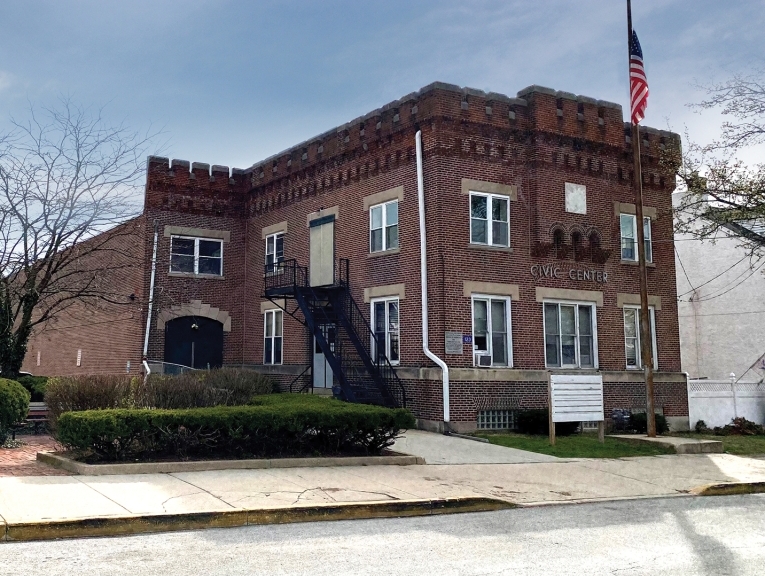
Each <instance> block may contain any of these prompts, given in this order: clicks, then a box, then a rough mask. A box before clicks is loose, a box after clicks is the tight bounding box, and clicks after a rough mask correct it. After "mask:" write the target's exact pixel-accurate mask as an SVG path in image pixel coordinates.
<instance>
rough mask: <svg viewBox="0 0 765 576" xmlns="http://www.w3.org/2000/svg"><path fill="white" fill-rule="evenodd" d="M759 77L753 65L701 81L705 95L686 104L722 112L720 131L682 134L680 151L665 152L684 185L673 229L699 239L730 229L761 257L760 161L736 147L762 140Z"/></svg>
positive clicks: (764, 249) (763, 191) (764, 122)
mask: <svg viewBox="0 0 765 576" xmlns="http://www.w3.org/2000/svg"><path fill="white" fill-rule="evenodd" d="M764 77H765V72H762V71H759V72H755V73H753V74H751V75H736V76H733V78H731V79H730V80H728V81H726V82H723V83H720V84H715V85H712V86H708V87H706V88H705V90H706V92H707V99H706V100H704V101H702V102H700V103H698V104H695V105H692V106H691V107H692V108H694V109H696V110H699V111H702V112H703V111H704V110H713V109H714V110H719V111H720V112H721V113H722V114H723V115H724V116H726V121H725V122H724V123H723V125H722V130H721V133H720V136H719V137H718V138H717V139H716V140H714V141H713V142H711V143H709V144H706V145H701V144H697V143H694V142H692V141H691V140H690V138H689V137H688V135H687V134H686V144H685V150H684V151H683V152H682V156H681V157H680V156H678V157H674V158H673V157H667V158H665V161H667V162H669V163H671V164H672V165H673V167H674V168H675V169H676V171H677V174H678V176H679V177H680V179H681V180H682V183H683V184H684V187H685V188H686V189H687V194H685V195H684V197H683V199H682V201H681V203H680V205H679V206H678V207H677V210H676V222H677V230H678V231H679V232H683V233H690V234H693V235H695V236H696V237H699V238H702V239H710V238H711V239H714V238H715V237H717V236H718V234H719V233H720V232H725V234H726V235H730V234H733V235H736V236H737V237H739V238H740V240H741V244H742V245H743V246H745V247H746V248H747V249H748V250H749V252H750V254H751V256H752V257H753V258H758V259H759V258H762V257H765V244H763V240H764V239H765V238H763V236H762V234H763V233H765V163H756V164H754V165H752V164H751V163H749V164H748V163H745V162H744V161H742V160H741V153H742V152H743V151H745V150H747V149H751V148H752V147H756V146H758V145H762V144H765V83H764V82H763V78H764ZM723 228H724V230H721V229H723ZM753 229H754V230H755V232H754V233H753V232H752V230H753ZM758 231H759V232H758Z"/></svg>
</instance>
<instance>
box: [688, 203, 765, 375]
mask: <svg viewBox="0 0 765 576" xmlns="http://www.w3.org/2000/svg"><path fill="white" fill-rule="evenodd" d="M678 198H679V196H678V194H675V201H677V200H678ZM675 247H676V250H677V252H676V254H675V259H676V269H677V293H678V298H679V302H678V316H679V324H680V352H681V362H682V367H683V370H684V371H686V372H688V374H689V376H690V377H691V378H709V379H712V380H727V379H728V377H729V375H730V373H731V372H733V373H735V374H736V376H737V377H740V378H741V380H742V381H745V382H757V381H758V380H760V378H761V377H762V376H761V375H760V374H758V373H757V372H755V371H749V372H748V373H746V374H744V372H745V371H746V370H747V369H748V368H749V367H750V366H751V365H752V364H754V363H755V362H757V360H758V358H760V357H761V356H762V355H763V354H765V259H762V260H760V261H759V262H757V261H755V262H750V259H749V258H747V257H746V256H747V252H746V250H745V249H744V248H742V247H741V246H740V241H739V240H738V239H736V238H735V237H733V236H731V235H728V234H725V233H721V234H720V235H719V236H718V237H717V238H716V240H715V241H714V242H712V241H709V240H706V241H700V240H696V239H693V238H692V237H691V236H690V235H682V234H678V235H676V237H675Z"/></svg>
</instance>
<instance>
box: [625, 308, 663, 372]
mask: <svg viewBox="0 0 765 576" xmlns="http://www.w3.org/2000/svg"><path fill="white" fill-rule="evenodd" d="M640 317H641V314H640V307H639V306H625V307H624V356H625V357H626V359H627V368H642V367H643V361H642V354H641V348H640ZM648 319H649V321H648V333H649V336H650V339H651V355H652V357H653V368H654V370H658V369H659V361H658V357H657V349H656V313H655V312H654V308H653V306H651V307H649V308H648Z"/></svg>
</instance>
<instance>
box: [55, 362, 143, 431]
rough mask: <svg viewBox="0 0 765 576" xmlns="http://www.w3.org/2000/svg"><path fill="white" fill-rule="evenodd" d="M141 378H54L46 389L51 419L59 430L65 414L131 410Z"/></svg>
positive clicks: (106, 376) (100, 376) (97, 376)
mask: <svg viewBox="0 0 765 576" xmlns="http://www.w3.org/2000/svg"><path fill="white" fill-rule="evenodd" d="M139 384H140V378H137V377H130V376H113V375H92V376H67V377H61V378H50V379H48V384H47V386H46V389H45V403H46V404H47V405H48V420H49V422H50V425H51V428H53V429H55V428H56V425H57V422H58V419H59V417H60V416H61V414H62V413H64V412H70V411H83V410H96V409H105V408H127V407H130V406H132V405H133V397H134V393H133V392H134V390H135V389H136V388H137V386H138V385H139Z"/></svg>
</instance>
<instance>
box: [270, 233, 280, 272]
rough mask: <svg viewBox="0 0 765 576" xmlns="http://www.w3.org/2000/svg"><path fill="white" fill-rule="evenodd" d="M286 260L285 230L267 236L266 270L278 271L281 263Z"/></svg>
mask: <svg viewBox="0 0 765 576" xmlns="http://www.w3.org/2000/svg"><path fill="white" fill-rule="evenodd" d="M283 260H284V232H277V233H276V234H269V235H268V236H266V271H267V272H278V271H281V270H282V268H281V267H280V266H279V263H280V262H282V261H283Z"/></svg>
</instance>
